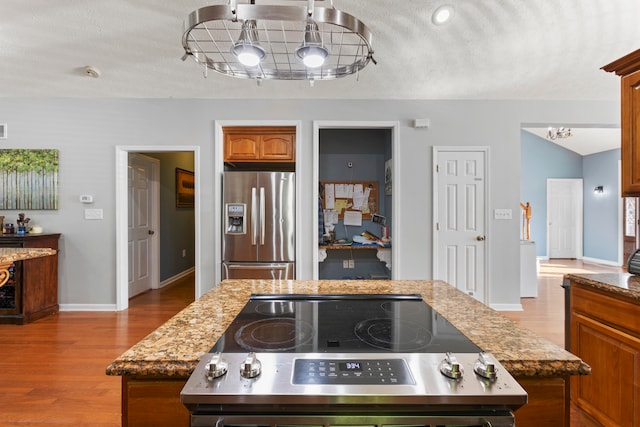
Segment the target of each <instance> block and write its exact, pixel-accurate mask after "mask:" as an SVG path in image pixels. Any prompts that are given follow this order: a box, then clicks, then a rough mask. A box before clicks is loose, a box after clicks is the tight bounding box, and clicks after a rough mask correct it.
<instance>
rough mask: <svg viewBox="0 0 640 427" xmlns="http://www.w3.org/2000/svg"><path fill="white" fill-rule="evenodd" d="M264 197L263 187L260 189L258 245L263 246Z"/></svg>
mask: <svg viewBox="0 0 640 427" xmlns="http://www.w3.org/2000/svg"><path fill="white" fill-rule="evenodd" d="M264 217H265V197H264V187H260V244H261V245H263V246H264V234H265V218H264Z"/></svg>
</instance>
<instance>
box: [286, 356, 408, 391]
mask: <svg viewBox="0 0 640 427" xmlns="http://www.w3.org/2000/svg"><path fill="white" fill-rule="evenodd" d="M293 384H383V385H384V384H390V385H392V384H410V385H413V384H415V381H414V380H413V378H412V377H411V373H410V372H409V368H408V367H407V364H406V363H405V361H404V360H403V359H362V360H359V359H296V360H295V362H294V366H293Z"/></svg>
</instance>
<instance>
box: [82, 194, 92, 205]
mask: <svg viewBox="0 0 640 427" xmlns="http://www.w3.org/2000/svg"><path fill="white" fill-rule="evenodd" d="M80 202H81V203H93V196H92V195H90V194H83V195H81V196H80Z"/></svg>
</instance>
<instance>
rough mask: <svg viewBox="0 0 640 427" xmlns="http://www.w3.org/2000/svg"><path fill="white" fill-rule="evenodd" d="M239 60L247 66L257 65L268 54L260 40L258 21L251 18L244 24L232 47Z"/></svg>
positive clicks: (232, 51)
mask: <svg viewBox="0 0 640 427" xmlns="http://www.w3.org/2000/svg"><path fill="white" fill-rule="evenodd" d="M231 53H233V54H234V55H235V56H236V57H237V58H238V61H240V63H241V64H242V65H245V66H247V67H255V66H257V65H258V64H259V63H260V61H262V60H263V59H264V57H265V56H266V55H267V54H266V52H265V51H264V49H263V48H262V46H260V43H259V42H258V30H257V29H256V21H255V20H253V19H249V20H247V21H244V23H243V24H242V31H241V32H240V38H239V39H238V42H237V43H236V44H234V45H233V47H232V48H231Z"/></svg>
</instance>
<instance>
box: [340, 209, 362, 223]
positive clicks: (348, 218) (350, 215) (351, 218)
mask: <svg viewBox="0 0 640 427" xmlns="http://www.w3.org/2000/svg"><path fill="white" fill-rule="evenodd" d="M344 225H355V226H356V227H360V226H362V212H357V211H345V212H344Z"/></svg>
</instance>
